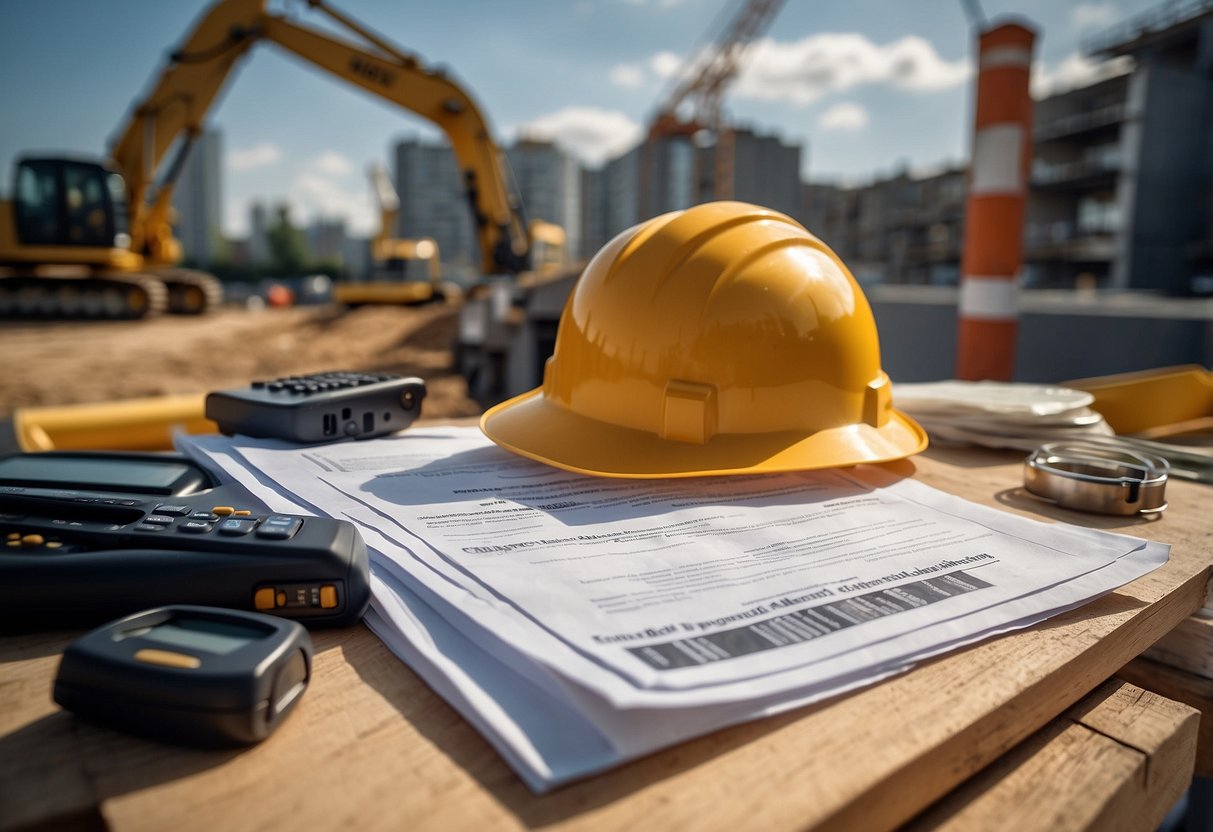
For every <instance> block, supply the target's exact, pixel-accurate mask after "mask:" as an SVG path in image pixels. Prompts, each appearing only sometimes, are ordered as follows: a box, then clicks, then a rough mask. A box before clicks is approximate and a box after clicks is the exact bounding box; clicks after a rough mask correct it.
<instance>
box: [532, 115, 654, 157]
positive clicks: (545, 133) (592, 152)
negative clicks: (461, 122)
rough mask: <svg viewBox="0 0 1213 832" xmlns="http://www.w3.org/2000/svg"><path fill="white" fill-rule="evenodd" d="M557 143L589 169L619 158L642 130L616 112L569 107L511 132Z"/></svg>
mask: <svg viewBox="0 0 1213 832" xmlns="http://www.w3.org/2000/svg"><path fill="white" fill-rule="evenodd" d="M510 132H512V133H513V134H514V135H515V136H517V137H527V138H535V139H546V140H548V141H552V142H555V143H556V144H558V145H560V146H561V147H563V148H565V149H566V150H567V151H569V152H570V153H572V154H573V155H575V156H577V157H578V158H579V159H581V161H583V162H585V163H586V164H589V165H597V164H600V163H602V162H603V161H605V160H607V159H609V158H611V157H613V156H617V155H619V154H620V153H622V152H624V151H625V150H628V149H629V148H631V147H632V146H633V145H634V144H636V143H637V142H638V141H640V136H641V132H642V130H641V126H640V125H639V124H637V123H636V122H635V121H633V120H632V119H631V118H629V117H628V116H627V115H625V114H624V113H621V112H619V111H617V110H603V109H600V108H598V107H566V108H565V109H563V110H558V111H556V112H554V113H549V114H547V115H545V116H541V117H539V118H537V119H535V120H534V121H532V122H529V123H527V124H524V125H521V126H519V127H517V128H516V129H515V130H513V131H510Z"/></svg>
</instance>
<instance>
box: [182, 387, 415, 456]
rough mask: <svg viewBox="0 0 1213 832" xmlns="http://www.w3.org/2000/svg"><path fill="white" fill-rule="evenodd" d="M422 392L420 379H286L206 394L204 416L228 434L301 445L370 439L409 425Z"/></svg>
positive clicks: (413, 417)
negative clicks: (350, 439) (281, 440)
mask: <svg viewBox="0 0 1213 832" xmlns="http://www.w3.org/2000/svg"><path fill="white" fill-rule="evenodd" d="M425 392H426V391H425V382H424V381H422V380H421V379H419V378H403V377H401V376H397V375H393V374H391V373H359V372H333V373H319V374H317V375H310V376H286V377H284V378H278V379H273V380H270V381H254V382H253V383H252V385H250V386H249V387H244V388H240V389H238V390H220V391H218V392H214V393H210V394H209V395H207V397H206V417H207V418H208V419H211V420H213V421H214V422H216V423H217V424H218V425H219V430H221V431H222V432H223V433H226V434H229V435H231V434H236V433H242V434H244V435H245V436H258V437H265V438H268V439H285V440H287V441H290V442H301V443H312V442H334V441H336V440H338V439H345V438H347V437H352V438H354V439H370V438H371V437H373V436H383V435H385V434H389V433H395V432H396V431H398V430H403V429H404V428H407V427H408V426H409V425H411V424H412V423H413V420H414V419H416V418H417V415H418V414H419V413H420V412H421V401H422V399H424V398H425Z"/></svg>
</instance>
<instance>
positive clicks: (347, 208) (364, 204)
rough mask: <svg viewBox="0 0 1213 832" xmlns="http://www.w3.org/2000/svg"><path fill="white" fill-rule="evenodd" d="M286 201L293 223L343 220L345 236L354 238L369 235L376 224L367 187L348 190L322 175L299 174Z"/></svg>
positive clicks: (312, 172) (375, 228)
mask: <svg viewBox="0 0 1213 832" xmlns="http://www.w3.org/2000/svg"><path fill="white" fill-rule="evenodd" d="M289 198H290V202H291V208H292V209H293V211H294V212H295V214H296V217H295V219H296V222H303V223H310V222H313V221H315V220H317V219H321V218H323V219H344V220H345V222H346V232H347V233H349V234H353V235H355V236H367V235H369V234H372V233H374V231H376V230H377V227H378V224H379V217H378V215H377V213H376V211H375V210H374V208H373V207H372V206H371V195H370V191H369V190H368V188H367V186H363V187H350V186H349V185H348V184H346V183H344V182H341V181H338V180H336V179H334V178H332V177H330V176H326V175H324V174H323V173H317V172H315V171H310V170H309V171H304V172H303V173H301V174H299V176H297V177H296V178H295V181H294V183H293V184H292V185H291V190H290V194H289Z"/></svg>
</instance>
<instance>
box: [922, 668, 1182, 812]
mask: <svg viewBox="0 0 1213 832" xmlns="http://www.w3.org/2000/svg"><path fill="white" fill-rule="evenodd" d="M1198 719H1199V714H1198V713H1197V712H1196V711H1195V710H1194V709H1192V708H1189V707H1187V706H1185V705H1181V704H1179V703H1177V702H1172V701H1171V700H1169V699H1165V698H1163V697H1161V696H1158V695H1156V694H1153V693H1150V692H1148V691H1144V690H1141V689H1140V688H1136V687H1134V686H1132V685H1129V684H1127V683H1125V682H1122V681H1119V680H1110V681H1109V682H1107V683H1105V684H1104V685H1102V686H1101V687H1099V688H1098V689H1096V690H1095V691H1093V692H1092V693H1090V694H1089V695H1087V696H1086V697H1085V698H1084V699H1083V700H1082V701H1081V702H1079V703H1078V705H1076V706H1075V707H1074V708H1071V709H1070V710H1069V711H1067V712H1066V713H1065V714H1064V715H1063V716H1061V717H1058V718H1057V719H1055V720H1053V721H1052V722H1050V723H1049V724H1048V725H1047V726H1045V727H1044V728H1042V729H1041V730H1040V731H1038V732H1036V733H1035V734H1033V735H1032V736H1031V737H1029V738H1028V739H1027V740H1025V741H1024V742H1023V743H1021V744H1020V745H1018V746H1016V747H1015V748H1014V749H1013V750H1012V751H1010V752H1009V753H1007V754H1005V755H1003V756H1002V757H1001V758H999V759H998V760H997V761H996V762H995V763H994V764H993V765H991V766H990V767H989V768H987V769H985V770H984V771H982V772H981V773H980V774H978V775H977V776H976V777H973V778H972V779H970V780H969V781H968V782H966V783H965V784H964V785H962V786H961V787H960V788H958V789H956V790H955V791H953V792H952V793H951V794H949V795H948V796H947V797H945V798H944V799H943V800H941V801H940V802H939V803H937V804H936V805H935V806H932V807H931V808H930V809H929V810H927V811H926V812H925V813H923V815H921V816H920V817H919V818H917V819H916V820H915V821H913V822H911V823H910V824H909V825H908V826H907V827H906V832H968V830H974V829H980V830H983V832H1000V830H1006V832H1020V830H1025V829H1048V830H1050V831H1051V832H1085V830H1090V831H1091V832H1148V830H1152V829H1156V828H1157V827H1158V824H1159V823H1160V822H1161V821H1162V819H1163V818H1164V817H1165V816H1166V814H1167V812H1168V811H1169V810H1170V809H1171V807H1172V806H1174V805H1175V802H1176V801H1177V800H1178V799H1179V797H1180V796H1181V795H1182V794H1183V793H1184V790H1185V789H1186V788H1187V785H1188V783H1189V781H1190V780H1191V778H1192V763H1193V755H1194V752H1195V747H1196V723H1197V721H1198Z"/></svg>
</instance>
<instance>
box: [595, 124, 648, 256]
mask: <svg viewBox="0 0 1213 832" xmlns="http://www.w3.org/2000/svg"><path fill="white" fill-rule="evenodd" d="M642 151H643V145H637V146H636V147H633V148H632V149H631V150H629V151H628V152H627V153H624V154H623V155H622V156H619V157H617V158H615V159H612V160H610V161H609V162H607V163H606V165H605V166H604V167H603V169H602V180H603V202H604V203H605V211H604V213H605V216H606V224H605V228H606V237H607V239H610V238H611V237H613V236H615V235H616V234H618V233H619V232H620V231H623V230H624V229H625V228H630V227H632V226H633V225H635V224H636V223H638V222H640V218H641V214H640V164H641V153H642Z"/></svg>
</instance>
